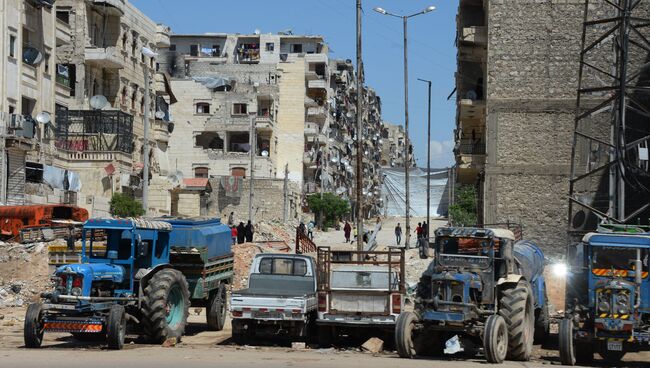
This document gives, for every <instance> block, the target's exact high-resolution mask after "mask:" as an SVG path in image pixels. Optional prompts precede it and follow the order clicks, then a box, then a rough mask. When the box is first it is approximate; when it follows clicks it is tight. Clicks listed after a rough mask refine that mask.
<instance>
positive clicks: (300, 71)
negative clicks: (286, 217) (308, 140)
mask: <svg viewBox="0 0 650 368" xmlns="http://www.w3.org/2000/svg"><path fill="white" fill-rule="evenodd" d="M305 65H306V64H305V63H304V62H303V60H302V59H298V61H296V62H290V63H282V64H280V65H278V69H279V70H281V71H282V72H283V73H282V78H281V79H280V105H279V111H278V125H277V135H278V140H279V141H282V142H284V143H283V144H278V147H277V157H276V164H277V165H278V167H283V166H284V165H285V164H287V165H288V168H289V180H291V181H292V182H294V183H296V184H298V185H299V186H300V187H302V183H303V163H302V158H303V152H304V147H305V135H304V131H305V104H304V99H305V92H306V87H305ZM299 101H300V102H299ZM282 176H283V172H282V171H281V170H278V172H277V174H276V178H280V177H282Z"/></svg>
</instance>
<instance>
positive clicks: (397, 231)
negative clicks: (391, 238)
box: [395, 222, 402, 245]
mask: <svg viewBox="0 0 650 368" xmlns="http://www.w3.org/2000/svg"><path fill="white" fill-rule="evenodd" d="M395 240H397V245H399V243H401V242H402V227H401V226H400V225H399V222H398V223H397V226H395Z"/></svg>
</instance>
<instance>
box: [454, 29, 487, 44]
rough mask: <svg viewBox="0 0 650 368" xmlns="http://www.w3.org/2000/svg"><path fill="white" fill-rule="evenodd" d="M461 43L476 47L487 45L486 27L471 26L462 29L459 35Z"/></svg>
mask: <svg viewBox="0 0 650 368" xmlns="http://www.w3.org/2000/svg"><path fill="white" fill-rule="evenodd" d="M459 37H460V40H459V41H461V42H467V43H471V44H476V45H487V27H485V26H472V27H463V28H462V29H461V32H460V34H459Z"/></svg>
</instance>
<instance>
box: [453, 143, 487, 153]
mask: <svg viewBox="0 0 650 368" xmlns="http://www.w3.org/2000/svg"><path fill="white" fill-rule="evenodd" d="M458 152H459V153H460V154H461V155H472V156H473V155H485V143H484V142H481V141H476V142H472V141H471V140H470V139H463V140H461V141H460V145H459V146H458Z"/></svg>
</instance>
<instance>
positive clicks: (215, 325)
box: [206, 284, 228, 331]
mask: <svg viewBox="0 0 650 368" xmlns="http://www.w3.org/2000/svg"><path fill="white" fill-rule="evenodd" d="M227 309H228V298H227V293H226V286H225V285H224V284H219V287H218V288H217V290H214V291H213V292H212V293H211V294H210V300H209V301H208V307H207V308H206V318H207V323H208V330H210V331H221V330H223V325H224V324H225V323H226V310H227Z"/></svg>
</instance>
